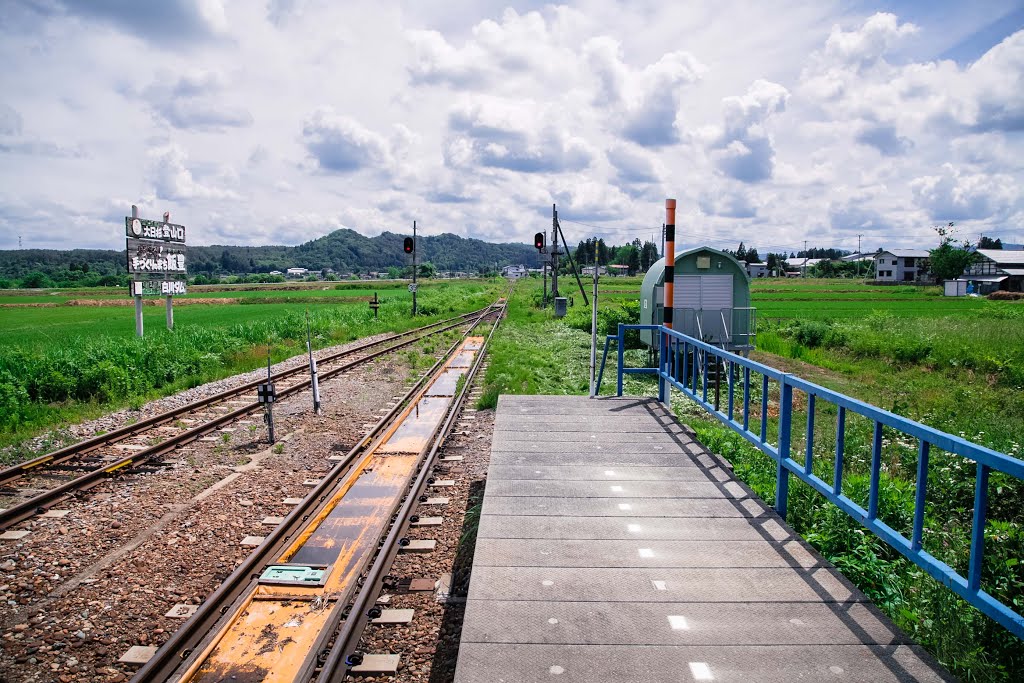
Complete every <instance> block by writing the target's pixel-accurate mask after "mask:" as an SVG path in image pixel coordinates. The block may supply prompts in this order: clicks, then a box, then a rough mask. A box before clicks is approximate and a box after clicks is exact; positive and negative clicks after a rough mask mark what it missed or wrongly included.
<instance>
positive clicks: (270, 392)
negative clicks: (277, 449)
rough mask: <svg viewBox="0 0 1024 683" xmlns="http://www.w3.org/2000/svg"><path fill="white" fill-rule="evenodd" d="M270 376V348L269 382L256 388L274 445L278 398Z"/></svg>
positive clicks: (264, 419)
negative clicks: (275, 414) (275, 412)
mask: <svg viewBox="0 0 1024 683" xmlns="http://www.w3.org/2000/svg"><path fill="white" fill-rule="evenodd" d="M271 379H272V375H271V374H270V347H269V346H268V347H267V381H266V383H265V384H261V385H259V386H258V387H256V397H257V400H259V402H260V403H262V404H263V411H264V412H263V421H264V422H266V423H267V429H268V431H269V432H270V434H269V436H270V443H274V441H275V439H274V399H275V398H276V397H277V394H276V392H275V391H274V383H273V382H272V381H271Z"/></svg>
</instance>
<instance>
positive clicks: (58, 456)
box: [0, 309, 487, 484]
mask: <svg viewBox="0 0 1024 683" xmlns="http://www.w3.org/2000/svg"><path fill="white" fill-rule="evenodd" d="M484 310H487V309H478V310H476V311H472V312H470V313H465V314H463V315H460V316H455V317H454V318H449V319H447V320H439V321H438V322H436V323H431V324H430V325H424V326H423V327H417V328H414V329H412V330H407V331H405V332H400V333H398V334H393V335H391V336H389V337H385V338H384V339H378V340H377V341H372V342H366V343H364V344H360V345H359V346H354V347H352V348H350V349H345V350H344V351H338V352H336V353H333V354H328V355H326V356H324V357H323V358H318V359H317V363H329V362H331V361H335V360H337V359H339V358H343V357H345V356H350V355H352V354H353V353H357V352H359V351H362V350H364V349H368V348H370V347H372V346H377V345H379V344H384V343H387V342H390V341H394V340H396V339H401V338H403V337H408V336H410V335H415V334H418V333H420V332H425V331H426V330H429V329H431V328H433V327H438V326H439V325H444V324H446V323H450V322H451V321H453V320H465V319H467V318H471V317H473V316H475V315H479V314H480V313H481V312H482V311H484ZM308 370H309V369H308V367H307V366H305V365H299V366H298V367H295V368H291V369H288V370H281V371H279V372H278V373H277V374H275V375H273V377H272V379H271V381H274V380H279V379H284V378H286V377H292V376H293V375H297V374H300V373H303V372H308ZM265 381H267V380H265V379H263V378H262V377H261V378H259V379H256V380H253V381H251V382H246V383H245V384H241V385H239V386H237V387H233V388H231V389H225V390H224V391H221V392H219V393H216V394H214V395H212V396H207V397H206V398H202V399H199V400H198V401H193V402H191V403H189V404H187V405H184V406H181V407H178V408H173V409H171V410H168V411H166V412H163V413H160V414H159V415H153V416H151V417H147V418H145V419H142V420H139V421H138V422H135V423H132V424H130V425H125V426H123V427H119V428H117V429H113V430H111V431H109V432H107V433H106V434H101V435H99V436H95V437H92V438H89V439H85V440H83V441H79V442H78V443H74V444H71V445H69V446H65V447H64V448H60V449H58V450H55V451H52V452H50V453H46V454H45V455H40V456H38V457H36V458H32V459H31V460H26V461H24V462H21V463H18V464H17V465H13V466H11V467H7V468H5V469H2V470H0V484H5V483H7V482H10V481H14V480H15V479H18V478H19V477H22V476H24V475H26V474H30V473H33V470H36V469H37V468H39V467H44V466H53V465H57V464H60V463H62V462H66V461H67V460H70V459H71V458H74V457H78V456H82V455H88V454H89V453H92V452H94V451H97V450H99V449H101V448H106V447H108V446H111V445H113V444H115V443H119V442H121V441H124V440H126V439H129V438H131V437H133V436H136V435H138V434H142V433H145V432H146V431H148V430H149V429H150V428H152V427H155V426H158V425H161V424H165V423H167V422H171V421H173V420H175V419H177V418H179V417H181V416H182V415H187V414H188V413H191V412H195V411H196V410H198V409H200V408H205V407H206V406H209V405H212V404H215V403H221V402H223V401H226V400H228V399H231V398H234V397H235V396H238V395H240V394H243V393H245V392H246V391H249V390H251V389H255V388H256V387H257V386H258V385H259V384H261V383H263V382H265Z"/></svg>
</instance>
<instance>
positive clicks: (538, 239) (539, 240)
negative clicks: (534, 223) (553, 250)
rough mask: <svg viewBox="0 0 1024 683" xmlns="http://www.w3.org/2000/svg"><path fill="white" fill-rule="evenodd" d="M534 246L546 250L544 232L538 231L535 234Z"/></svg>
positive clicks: (538, 249)
mask: <svg viewBox="0 0 1024 683" xmlns="http://www.w3.org/2000/svg"><path fill="white" fill-rule="evenodd" d="M533 246H534V247H536V248H537V251H544V233H542V232H538V233H537V234H536V235H534V236H533Z"/></svg>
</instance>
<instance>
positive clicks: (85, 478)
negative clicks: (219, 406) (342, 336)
mask: <svg viewBox="0 0 1024 683" xmlns="http://www.w3.org/2000/svg"><path fill="white" fill-rule="evenodd" d="M489 311H490V308H488V309H486V310H485V312H484V313H483V314H482V316H485V315H487V314H488V312H489ZM465 324H466V322H465V321H462V322H458V323H454V324H452V325H448V326H446V327H442V328H439V329H436V330H434V331H432V332H430V333H428V334H427V335H424V336H423V337H414V338H412V339H409V340H407V341H404V342H400V343H398V344H394V345H392V346H389V347H386V348H384V349H381V350H379V351H375V352H373V353H371V354H369V355H367V356H362V357H360V358H357V359H356V360H353V361H351V362H349V363H345V364H343V365H339V366H338V367H336V368H332V369H330V370H327V371H324V372H321V373H319V375H320V379H321V380H327V379H330V378H331V377H333V376H335V375H337V374H340V373H342V372H345V371H346V370H350V369H352V368H354V367H357V366H359V365H362V364H363V363H366V362H368V361H370V360H373V359H374V358H377V357H379V356H383V355H384V354H386V353H390V352H391V351H395V350H397V349H401V348H404V347H406V346H409V345H411V344H415V343H416V342H418V341H420V340H421V339H424V338H425V337H427V336H432V335H435V334H441V333H442V332H447V331H448V330H451V329H453V328H456V327H459V326H461V325H465ZM309 384H310V380H308V379H307V380H303V381H301V382H297V383H295V384H293V385H292V386H290V387H287V388H285V389H283V390H281V391H279V392H278V394H277V397H278V399H283V398H287V397H288V396H290V395H292V394H295V393H298V392H299V391H302V390H303V389H305V388H306V387H308V386H309ZM262 407H263V404H262V403H259V402H253V403H250V404H248V405H245V406H242V407H241V408H237V409H236V410H232V411H230V412H228V413H225V414H224V415H221V416H220V417H216V418H214V419H213V420H211V421H209V422H206V423H204V424H202V425H199V426H198V427H193V428H192V429H189V430H187V431H185V432H182V433H181V434H177V435H175V436H172V437H171V438H169V439H167V440H166V441H163V442H161V443H159V444H157V445H155V446H151V447H149V448H147V449H145V450H142V451H138V452H137V453H133V454H132V455H129V456H126V457H124V458H121V459H120V460H116V461H114V462H111V463H105V464H103V465H101V466H100V467H97V468H96V469H94V470H91V471H89V472H87V473H86V474H83V475H81V476H79V477H76V478H74V479H71V480H69V481H67V482H64V483H63V484H60V485H59V486H56V487H54V488H52V489H49V490H47V491H44V492H43V493H40V494H38V495H36V496H33V497H32V498H29V499H28V500H25V501H22V502H21V503H19V504H17V505H13V506H11V507H10V508H8V509H6V510H2V511H0V530H3V529H6V528H7V527H9V526H12V525H14V524H17V523H19V522H23V521H25V520H26V519H30V518H31V517H34V516H35V515H37V514H42V513H43V512H45V511H46V506H47V505H49V504H51V503H53V502H55V501H57V500H59V499H61V498H62V497H64V495H66V494H68V493H70V492H71V491H74V490H77V489H81V488H84V487H87V486H89V485H90V484H93V483H94V482H98V481H99V480H100V479H102V478H104V477H106V476H107V475H109V474H112V473H114V472H116V471H118V470H120V469H123V468H125V467H129V466H135V465H139V464H141V463H143V462H146V461H147V460H149V459H151V458H153V457H156V456H160V455H165V454H167V453H170V452H172V451H173V450H175V449H176V448H178V447H180V446H184V445H185V444H188V443H191V442H193V441H195V440H196V439H198V438H200V437H201V436H203V435H205V434H208V433H210V432H212V431H213V430H215V429H217V428H218V427H221V426H223V425H225V424H229V423H231V422H233V421H234V420H237V419H238V418H240V417H243V416H245V415H248V414H249V413H252V412H254V411H256V410H260V409H262Z"/></svg>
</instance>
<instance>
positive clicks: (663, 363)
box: [658, 327, 668, 403]
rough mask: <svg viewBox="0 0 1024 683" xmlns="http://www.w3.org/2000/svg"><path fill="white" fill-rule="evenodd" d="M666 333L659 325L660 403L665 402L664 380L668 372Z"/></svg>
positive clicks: (665, 384)
mask: <svg viewBox="0 0 1024 683" xmlns="http://www.w3.org/2000/svg"><path fill="white" fill-rule="evenodd" d="M667 339H668V334H667V333H666V332H665V330H664V329H663V328H661V327H659V328H658V400H659V401H661V402H662V403H664V402H665V394H666V391H665V389H666V386H667V385H668V382H666V381H665V374H666V373H667V372H668V362H667V360H666V356H667V355H668V344H667V343H666V341H667Z"/></svg>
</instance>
